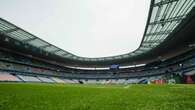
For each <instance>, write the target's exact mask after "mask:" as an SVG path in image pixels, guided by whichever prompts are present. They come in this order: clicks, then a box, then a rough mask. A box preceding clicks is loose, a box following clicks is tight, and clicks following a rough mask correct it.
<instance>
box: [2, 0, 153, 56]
mask: <svg viewBox="0 0 195 110" xmlns="http://www.w3.org/2000/svg"><path fill="white" fill-rule="evenodd" d="M149 6H150V0H0V17H1V18H4V19H6V20H8V21H10V22H11V23H13V24H15V25H17V26H19V27H21V28H22V29H24V30H26V31H28V32H30V33H32V34H34V35H36V36H37V37H39V38H41V39H43V40H45V41H47V42H49V43H52V44H53V45H56V46H58V47H60V48H61V49H64V50H66V51H68V52H70V53H73V54H75V55H77V56H82V57H89V58H96V57H107V56H114V55H120V54H125V53H129V52H131V51H133V50H135V49H137V48H138V47H139V45H140V43H141V40H142V37H143V33H144V29H145V25H146V21H147V17H148V11H149Z"/></svg>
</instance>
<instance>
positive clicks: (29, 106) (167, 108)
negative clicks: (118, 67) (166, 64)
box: [0, 83, 195, 110]
mask: <svg viewBox="0 0 195 110" xmlns="http://www.w3.org/2000/svg"><path fill="white" fill-rule="evenodd" d="M0 110H195V85H71V84H65V85H62V84H28V83H27V84H23V83H20V84H17V83H0Z"/></svg>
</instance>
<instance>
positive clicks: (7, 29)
mask: <svg viewBox="0 0 195 110" xmlns="http://www.w3.org/2000/svg"><path fill="white" fill-rule="evenodd" d="M194 6H195V3H194V0H151V4H150V10H149V14H148V20H147V24H146V27H145V32H144V35H143V39H142V42H141V44H140V46H139V48H138V49H136V50H135V51H133V52H130V53H126V54H123V55H118V56H111V57H100V58H86V57H80V56H76V55H74V54H72V53H70V52H67V51H65V50H63V49H61V48H59V47H56V46H55V45H53V44H50V43H48V42H47V41H44V40H42V39H40V38H39V37H37V36H35V35H33V34H31V33H29V32H27V31H25V30H23V29H21V28H19V27H17V26H16V25H14V24H12V23H9V22H8V21H6V20H4V19H2V18H0V33H2V34H4V35H6V36H8V37H11V38H14V39H16V40H19V41H21V42H23V43H25V44H29V45H32V46H34V47H37V48H39V49H42V50H44V51H46V52H49V53H52V54H55V55H58V56H60V57H63V58H67V59H71V60H74V61H82V62H85V61H87V62H101V61H102V62H104V61H115V60H121V59H124V58H125V59H126V58H132V57H134V56H139V55H142V54H144V53H147V52H149V51H150V50H152V49H154V48H155V47H157V46H158V45H160V44H161V43H162V42H163V41H164V40H165V39H166V38H167V37H168V36H169V35H170V34H171V33H172V32H173V30H174V29H175V28H176V27H177V26H178V25H179V24H180V23H181V21H182V20H183V19H185V17H186V16H187V15H188V13H189V12H190V11H191V10H192V9H193V8H194Z"/></svg>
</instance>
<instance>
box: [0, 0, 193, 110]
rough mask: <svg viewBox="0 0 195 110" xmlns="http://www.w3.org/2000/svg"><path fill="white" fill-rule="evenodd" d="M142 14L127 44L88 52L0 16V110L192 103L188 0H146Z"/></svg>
mask: <svg viewBox="0 0 195 110" xmlns="http://www.w3.org/2000/svg"><path fill="white" fill-rule="evenodd" d="M145 22H146V26H145V30H144V34H143V37H142V40H141V44H140V45H139V47H138V48H137V49H136V50H134V51H133V52H129V53H126V54H121V55H116V56H109V57H98V58H88V57H82V56H77V55H75V54H73V53H71V52H69V51H66V50H64V49H61V48H60V47H58V46H55V44H51V43H49V42H48V41H46V40H43V39H41V38H40V37H38V36H35V35H34V34H32V33H30V32H28V31H26V30H25V29H23V28H21V27H19V26H17V24H13V23H12V22H10V21H8V20H6V19H3V18H0V110H111V109H112V110H170V109H172V110H194V109H195V103H194V102H195V94H194V91H195V86H194V83H195V2H194V0H151V1H150V7H149V12H148V17H147V21H145Z"/></svg>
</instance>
